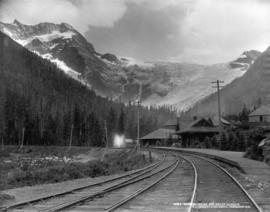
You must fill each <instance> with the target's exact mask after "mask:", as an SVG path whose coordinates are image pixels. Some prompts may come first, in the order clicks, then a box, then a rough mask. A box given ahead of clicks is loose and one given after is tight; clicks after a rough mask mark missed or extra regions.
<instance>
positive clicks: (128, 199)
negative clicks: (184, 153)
mask: <svg viewBox="0 0 270 212" xmlns="http://www.w3.org/2000/svg"><path fill="white" fill-rule="evenodd" d="M178 165H179V160H177V162H176V163H175V165H174V167H173V168H172V169H170V170H169V171H168V172H167V173H165V174H164V175H162V176H161V177H160V178H158V179H157V180H155V181H154V182H153V183H151V184H150V185H148V186H147V187H145V188H142V189H139V190H137V191H135V192H134V193H132V194H131V195H129V196H128V197H126V198H124V199H122V200H120V201H118V202H116V203H114V204H113V205H111V206H109V207H107V208H105V210H106V211H108V212H111V211H114V210H115V209H117V208H119V207H120V206H122V205H124V204H126V203H127V202H129V201H130V200H132V199H134V198H136V197H137V196H139V195H140V194H142V193H143V192H145V191H147V190H149V189H150V188H152V187H153V186H155V185H156V184H158V183H159V182H160V181H162V180H163V179H165V178H166V177H167V176H169V175H170V174H171V173H172V172H173V171H174V170H175V169H176V168H177V166H178Z"/></svg>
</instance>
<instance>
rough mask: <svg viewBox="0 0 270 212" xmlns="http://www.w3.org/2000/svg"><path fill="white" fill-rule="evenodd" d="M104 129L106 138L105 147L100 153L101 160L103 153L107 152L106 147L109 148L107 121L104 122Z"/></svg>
mask: <svg viewBox="0 0 270 212" xmlns="http://www.w3.org/2000/svg"><path fill="white" fill-rule="evenodd" d="M104 130H105V139H106V147H105V150H104V152H103V154H102V157H101V161H103V160H104V157H105V155H106V154H107V151H108V148H109V141H108V129H107V121H106V120H105V122H104Z"/></svg>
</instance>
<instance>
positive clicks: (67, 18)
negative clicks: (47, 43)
mask: <svg viewBox="0 0 270 212" xmlns="http://www.w3.org/2000/svg"><path fill="white" fill-rule="evenodd" d="M125 11H126V2H125V0H110V1H107V0H45V1H42V2H41V1H40V0H3V1H2V3H1V7H0V19H1V21H3V22H12V21H13V20H14V19H15V18H16V19H18V20H20V21H21V22H22V23H26V24H37V23H40V22H54V23H61V22H66V23H69V24H71V25H73V26H74V27H76V28H77V29H78V30H79V31H80V32H83V33H84V32H86V31H87V30H88V26H102V27H112V26H113V25H114V23H115V22H117V21H118V20H119V19H120V18H121V17H122V16H123V15H124V13H125Z"/></svg>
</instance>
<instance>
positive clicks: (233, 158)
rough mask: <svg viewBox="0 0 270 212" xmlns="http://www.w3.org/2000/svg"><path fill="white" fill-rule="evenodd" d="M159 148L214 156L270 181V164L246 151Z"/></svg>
mask: <svg viewBox="0 0 270 212" xmlns="http://www.w3.org/2000/svg"><path fill="white" fill-rule="evenodd" d="M157 149H166V150H177V151H180V152H186V153H193V154H197V155H200V156H204V157H208V158H212V159H215V160H219V161H221V162H225V163H227V164H230V165H232V166H235V167H237V168H238V169H240V170H241V171H242V172H244V173H245V174H247V175H249V176H251V177H255V178H256V179H258V180H261V181H263V182H267V183H270V166H269V165H267V164H266V163H264V162H261V161H256V160H251V159H248V158H244V157H243V155H244V152H233V151H220V150H213V149H187V148H175V147H158V148H157Z"/></svg>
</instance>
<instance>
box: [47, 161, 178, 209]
mask: <svg viewBox="0 0 270 212" xmlns="http://www.w3.org/2000/svg"><path fill="white" fill-rule="evenodd" d="M177 161H178V160H176V161H174V162H173V163H171V164H169V165H168V166H166V167H165V168H162V169H160V170H157V171H156V172H153V173H150V174H147V175H146V176H142V177H140V178H138V177H136V178H138V179H135V177H134V178H131V179H128V180H125V181H124V182H121V183H119V184H117V185H113V186H110V187H109V188H106V189H103V190H101V191H98V192H96V193H94V194H91V195H87V196H84V197H80V198H77V199H75V200H73V201H69V202H65V203H62V204H59V205H57V206H54V207H52V208H49V209H48V210H46V209H45V210H42V211H43V212H55V211H60V210H63V209H67V208H70V207H73V206H75V205H77V204H80V203H83V202H85V201H87V200H89V199H93V198H95V197H97V196H101V195H104V194H106V193H108V192H111V191H114V190H117V189H119V188H122V187H125V186H128V185H131V184H134V183H137V182H139V181H142V180H144V179H147V178H150V177H152V176H154V175H156V174H159V173H161V172H163V171H165V170H166V169H169V168H171V167H172V166H174V165H175V163H177Z"/></svg>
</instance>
